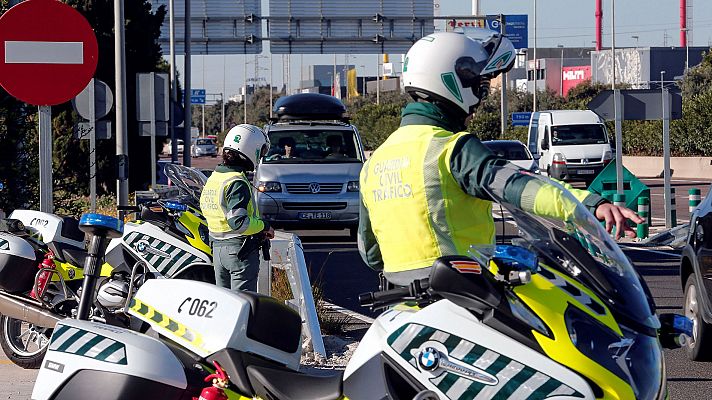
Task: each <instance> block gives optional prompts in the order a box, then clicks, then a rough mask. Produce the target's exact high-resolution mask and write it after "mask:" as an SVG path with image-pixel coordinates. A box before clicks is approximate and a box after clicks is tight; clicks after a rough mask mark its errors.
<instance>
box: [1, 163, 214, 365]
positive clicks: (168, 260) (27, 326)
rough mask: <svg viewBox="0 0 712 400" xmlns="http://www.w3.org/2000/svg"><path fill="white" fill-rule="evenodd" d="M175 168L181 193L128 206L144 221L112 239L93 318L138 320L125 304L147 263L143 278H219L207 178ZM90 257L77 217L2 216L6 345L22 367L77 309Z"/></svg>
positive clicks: (35, 360)
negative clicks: (208, 219)
mask: <svg viewBox="0 0 712 400" xmlns="http://www.w3.org/2000/svg"><path fill="white" fill-rule="evenodd" d="M175 167H177V168H174V169H171V170H170V171H167V172H168V175H169V177H170V178H171V179H172V181H173V182H175V183H176V186H177V187H178V189H179V196H178V197H177V198H175V199H172V200H157V201H154V202H150V203H146V204H141V205H139V206H128V207H122V208H123V210H124V211H131V212H136V213H137V220H136V221H134V222H130V223H127V224H126V229H125V232H124V235H123V236H122V237H120V238H114V239H112V240H111V241H110V242H109V245H108V248H107V256H106V258H105V261H106V262H105V263H104V264H103V265H102V267H101V271H100V275H101V281H100V283H99V285H98V291H99V293H98V297H97V301H96V303H95V305H94V309H93V311H92V315H91V318H92V319H94V320H96V321H101V322H106V323H109V324H112V325H121V326H130V325H131V323H132V321H131V320H130V319H129V318H127V317H126V316H125V315H124V313H123V311H122V309H121V308H122V307H121V306H122V305H123V304H124V302H125V300H126V297H127V296H128V292H129V290H128V289H129V287H130V283H131V280H130V278H131V275H132V270H133V268H134V266H135V265H136V264H137V263H139V264H140V265H141V266H142V267H143V268H142V269H140V270H139V274H138V277H139V278H143V277H144V276H145V275H146V274H150V275H151V276H154V277H155V276H163V277H166V278H181V279H193V280H199V281H203V282H214V279H215V278H214V272H213V267H212V252H211V249H210V246H209V244H208V229H207V225H206V223H205V219H204V218H203V216H202V214H201V213H200V208H199V206H198V204H197V201H198V200H197V199H199V195H200V189H202V185H203V184H204V182H205V179H206V178H205V176H204V175H203V174H202V173H200V172H197V171H195V170H192V169H189V168H185V167H182V166H175ZM178 167H179V168H178ZM196 191H197V194H196ZM85 257H86V250H85V244H84V233H83V232H82V231H80V230H79V227H78V220H76V219H74V218H71V217H60V216H57V215H55V214H50V213H44V212H40V211H36V210H15V211H14V212H13V213H12V214H11V215H10V216H9V218H8V219H4V220H2V221H0V314H2V316H1V317H0V346H2V350H3V352H4V353H5V354H6V356H7V357H8V358H9V359H10V360H11V361H13V362H14V363H15V364H17V365H19V366H21V367H23V368H39V365H40V362H41V360H42V357H43V356H44V353H45V351H46V347H47V344H48V343H49V338H50V335H51V332H52V327H54V326H55V324H56V322H57V321H59V320H60V319H62V318H65V317H71V316H73V315H75V314H76V308H77V305H78V300H79V295H80V293H81V283H82V280H83V272H82V271H83V264H82V263H83V262H84V258H85ZM135 328H136V329H141V326H135Z"/></svg>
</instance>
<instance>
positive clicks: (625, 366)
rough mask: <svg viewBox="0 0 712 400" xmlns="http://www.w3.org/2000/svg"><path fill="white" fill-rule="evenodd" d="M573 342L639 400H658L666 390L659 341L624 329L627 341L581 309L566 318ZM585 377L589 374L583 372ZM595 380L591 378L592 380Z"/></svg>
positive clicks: (566, 314) (567, 311)
mask: <svg viewBox="0 0 712 400" xmlns="http://www.w3.org/2000/svg"><path fill="white" fill-rule="evenodd" d="M564 319H565V320H566V328H567V330H568V332H569V338H570V339H571V342H572V343H573V344H574V345H575V346H576V348H577V349H578V350H579V351H580V352H581V353H582V354H583V355H585V356H586V357H588V358H590V359H591V360H593V361H595V362H596V363H598V364H599V365H600V366H601V367H603V368H605V369H607V370H608V371H610V372H611V373H613V374H614V375H616V376H618V377H619V378H620V379H622V380H623V381H624V382H627V383H628V384H629V385H630V386H631V388H632V389H633V392H634V393H635V398H637V399H655V398H657V397H658V396H659V395H660V392H661V390H663V380H664V379H663V378H664V377H663V374H664V373H665V371H664V368H665V367H664V365H663V361H662V350H661V347H660V343H659V341H658V339H657V337H653V336H648V335H646V334H643V333H638V332H635V331H633V330H631V329H628V328H626V327H625V326H621V331H622V332H623V337H620V336H619V335H618V334H617V333H616V332H614V331H613V330H611V329H610V328H608V327H607V326H605V325H603V324H602V323H600V322H599V321H597V320H596V319H594V318H593V317H591V316H589V315H588V314H586V313H585V312H584V311H582V310H580V309H579V308H577V307H574V306H569V308H568V309H567V310H566V313H565V314H564ZM579 372H581V373H583V374H584V375H585V371H579ZM588 378H591V377H588Z"/></svg>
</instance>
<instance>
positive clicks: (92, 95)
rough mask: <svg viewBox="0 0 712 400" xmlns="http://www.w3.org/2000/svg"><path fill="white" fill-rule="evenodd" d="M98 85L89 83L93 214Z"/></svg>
mask: <svg viewBox="0 0 712 400" xmlns="http://www.w3.org/2000/svg"><path fill="white" fill-rule="evenodd" d="M95 90H96V85H95V79H94V78H92V80H91V81H90V82H89V100H90V101H89V201H90V210H91V212H96V91H95Z"/></svg>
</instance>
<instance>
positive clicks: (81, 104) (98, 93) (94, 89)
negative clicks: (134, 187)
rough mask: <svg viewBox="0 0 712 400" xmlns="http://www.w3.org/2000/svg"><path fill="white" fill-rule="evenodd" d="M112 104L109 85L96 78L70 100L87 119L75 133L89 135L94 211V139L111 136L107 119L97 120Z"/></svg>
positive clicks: (93, 210)
mask: <svg viewBox="0 0 712 400" xmlns="http://www.w3.org/2000/svg"><path fill="white" fill-rule="evenodd" d="M113 104H114V97H113V93H111V89H110V88H109V86H108V85H107V84H106V83H104V82H102V81H100V80H97V79H92V80H91V81H89V84H88V85H87V87H86V88H84V90H82V92H81V93H79V94H78V95H77V97H75V98H74V99H73V100H72V106H74V110H75V111H76V112H77V114H79V115H80V116H81V117H82V118H85V119H87V120H88V122H86V123H79V124H78V128H77V134H78V136H79V139H85V138H86V136H87V133H88V136H89V197H90V202H91V212H95V211H96V140H97V139H110V138H111V124H110V122H109V121H97V120H98V119H100V118H103V117H105V116H106V115H107V114H109V111H111V107H112V106H113ZM97 122H99V124H97Z"/></svg>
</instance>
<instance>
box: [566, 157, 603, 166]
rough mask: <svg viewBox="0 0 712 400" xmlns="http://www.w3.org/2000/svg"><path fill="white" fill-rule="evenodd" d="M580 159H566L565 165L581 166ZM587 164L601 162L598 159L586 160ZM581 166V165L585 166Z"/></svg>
mask: <svg viewBox="0 0 712 400" xmlns="http://www.w3.org/2000/svg"><path fill="white" fill-rule="evenodd" d="M582 160H583V159H582V158H567V159H566V163H567V164H582ZM587 160H588V162H587V163H586V164H597V163H600V162H601V161H602V160H601V159H600V158H587ZM586 164H582V165H586Z"/></svg>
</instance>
